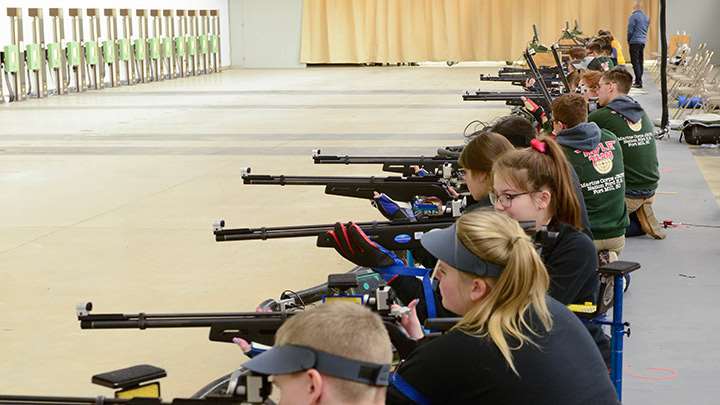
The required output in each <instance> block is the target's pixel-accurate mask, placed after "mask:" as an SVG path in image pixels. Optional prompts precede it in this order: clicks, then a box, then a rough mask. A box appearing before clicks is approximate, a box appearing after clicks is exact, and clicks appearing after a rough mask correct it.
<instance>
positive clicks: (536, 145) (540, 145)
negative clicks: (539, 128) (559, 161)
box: [530, 138, 546, 154]
mask: <svg viewBox="0 0 720 405" xmlns="http://www.w3.org/2000/svg"><path fill="white" fill-rule="evenodd" d="M530 146H531V147H532V148H533V149H535V150H536V151H538V152H540V153H543V154H544V153H545V147H546V144H545V142H543V141H541V140H539V139H537V138H535V139H533V140H531V141H530Z"/></svg>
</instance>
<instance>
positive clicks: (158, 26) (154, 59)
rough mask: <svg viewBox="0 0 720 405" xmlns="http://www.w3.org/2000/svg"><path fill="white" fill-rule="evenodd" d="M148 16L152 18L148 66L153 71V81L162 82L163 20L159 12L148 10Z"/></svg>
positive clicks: (163, 77)
mask: <svg viewBox="0 0 720 405" xmlns="http://www.w3.org/2000/svg"><path fill="white" fill-rule="evenodd" d="M150 16H151V17H152V20H153V21H152V26H153V39H152V40H151V45H150V48H151V49H150V58H151V60H150V65H151V67H152V70H153V80H155V81H157V80H164V79H165V72H164V70H165V69H163V65H164V63H163V56H162V50H163V48H162V46H163V35H162V33H163V29H162V23H163V21H162V20H163V19H162V16H161V15H160V10H157V9H155V10H150Z"/></svg>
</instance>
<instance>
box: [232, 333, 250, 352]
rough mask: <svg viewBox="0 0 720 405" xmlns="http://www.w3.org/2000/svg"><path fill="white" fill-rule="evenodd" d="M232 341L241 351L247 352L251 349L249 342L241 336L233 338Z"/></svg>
mask: <svg viewBox="0 0 720 405" xmlns="http://www.w3.org/2000/svg"><path fill="white" fill-rule="evenodd" d="M233 343H235V344H236V345H238V346H239V347H240V349H242V351H243V353H248V352H250V351H251V350H252V346H250V343H248V341H247V340H245V339H243V338H239V337H236V338H233Z"/></svg>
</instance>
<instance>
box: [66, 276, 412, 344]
mask: <svg viewBox="0 0 720 405" xmlns="http://www.w3.org/2000/svg"><path fill="white" fill-rule="evenodd" d="M358 280H359V278H358V276H357V274H356V273H342V274H330V275H329V276H328V282H327V284H326V285H325V286H326V293H325V295H324V296H323V297H322V300H323V302H328V301H338V300H344V301H350V302H354V303H357V304H360V305H364V306H367V307H368V308H370V309H371V310H373V311H374V312H376V313H377V314H378V315H380V317H381V318H383V320H384V321H386V322H388V323H391V324H394V322H395V321H396V320H397V319H398V316H400V315H402V314H404V313H407V309H406V308H392V304H393V303H395V294H394V292H393V291H392V289H391V288H390V287H389V286H387V285H385V283H381V284H379V285H378V286H377V288H375V290H374V291H372V292H371V293H368V294H357V293H356V292H357V290H358V289H359V281H358ZM286 304H287V303H286ZM92 308H93V306H92V303H89V302H88V303H83V304H80V305H78V306H77V309H76V314H77V318H78V321H80V328H81V329H141V330H142V329H148V328H210V334H209V339H210V341H213V342H225V343H233V339H235V338H243V339H245V340H247V341H248V342H256V343H260V344H264V345H272V344H273V343H274V341H275V332H276V331H277V330H278V329H279V328H280V326H282V324H283V323H284V322H285V321H286V320H287V319H288V318H289V317H291V316H293V315H296V314H298V313H299V312H300V311H302V310H303V309H304V305H302V303H298V304H297V305H291V306H284V307H283V308H284V309H285V308H290V309H289V310H283V311H274V312H227V313H176V314H146V313H139V314H115V313H111V314H91V313H90V312H91V311H92Z"/></svg>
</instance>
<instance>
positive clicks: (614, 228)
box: [557, 123, 628, 240]
mask: <svg viewBox="0 0 720 405" xmlns="http://www.w3.org/2000/svg"><path fill="white" fill-rule="evenodd" d="M557 141H558V143H559V144H560V145H562V147H563V151H564V152H565V156H567V158H568V161H569V162H570V164H571V165H572V166H573V168H574V169H575V172H576V173H577V175H578V178H579V179H580V187H581V188H582V193H583V198H584V200H585V205H586V207H587V213H588V217H589V218H590V228H591V230H592V234H593V239H596V240H600V239H610V238H615V237H618V236H622V235H624V234H625V228H627V226H628V216H627V208H626V206H625V172H624V168H623V154H622V148H621V147H620V145H619V144H618V143H619V142H618V139H617V138H616V137H615V135H613V133H612V132H610V131H608V130H606V129H603V130H600V129H599V128H598V127H597V125H596V124H594V123H582V124H579V125H577V126H575V127H573V128H569V129H566V130H564V131H562V132H560V133H559V134H558V136H557Z"/></svg>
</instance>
